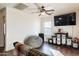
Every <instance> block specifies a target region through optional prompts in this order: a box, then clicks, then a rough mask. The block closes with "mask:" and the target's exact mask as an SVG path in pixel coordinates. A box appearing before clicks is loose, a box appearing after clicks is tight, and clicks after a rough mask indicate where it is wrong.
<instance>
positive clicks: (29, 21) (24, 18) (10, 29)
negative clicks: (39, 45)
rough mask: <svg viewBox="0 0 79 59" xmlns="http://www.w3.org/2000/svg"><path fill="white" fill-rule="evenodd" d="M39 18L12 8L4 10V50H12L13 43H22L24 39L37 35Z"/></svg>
mask: <svg viewBox="0 0 79 59" xmlns="http://www.w3.org/2000/svg"><path fill="white" fill-rule="evenodd" d="M39 32H40V18H39V16H38V15H35V14H27V13H24V12H22V11H19V10H17V9H13V8H6V50H11V49H13V48H14V47H13V42H16V41H19V42H22V43H23V41H24V38H25V37H28V36H30V35H38V33H39Z"/></svg>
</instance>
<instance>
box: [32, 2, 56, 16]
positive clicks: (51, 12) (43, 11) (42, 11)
mask: <svg viewBox="0 0 79 59" xmlns="http://www.w3.org/2000/svg"><path fill="white" fill-rule="evenodd" d="M34 4H35V5H36V7H37V9H38V12H33V13H40V14H39V16H41V15H44V14H47V15H52V14H53V11H55V10H54V9H50V10H46V9H45V6H43V5H42V6H41V7H40V6H39V5H38V4H37V3H34Z"/></svg>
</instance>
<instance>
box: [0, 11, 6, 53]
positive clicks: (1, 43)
mask: <svg viewBox="0 0 79 59" xmlns="http://www.w3.org/2000/svg"><path fill="white" fill-rule="evenodd" d="M4 49H5V37H4V14H3V12H2V10H1V11H0V52H3V51H4Z"/></svg>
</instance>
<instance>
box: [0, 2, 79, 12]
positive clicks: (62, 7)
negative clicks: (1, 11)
mask: <svg viewBox="0 0 79 59" xmlns="http://www.w3.org/2000/svg"><path fill="white" fill-rule="evenodd" d="M17 4H18V3H0V8H3V7H12V8H13V7H15V6H16V5H17ZM23 4H25V5H26V6H28V8H26V9H25V10H23V11H27V10H30V11H34V12H36V10H38V9H37V7H36V5H35V4H34V3H23ZM38 5H39V6H40V7H41V6H42V5H44V6H45V8H46V9H54V10H55V13H58V12H61V11H62V12H64V11H66V12H67V11H68V10H70V11H74V10H79V3H38Z"/></svg>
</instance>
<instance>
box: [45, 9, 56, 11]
mask: <svg viewBox="0 0 79 59" xmlns="http://www.w3.org/2000/svg"><path fill="white" fill-rule="evenodd" d="M50 11H55V10H54V9H51V10H46V12H50Z"/></svg>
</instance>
